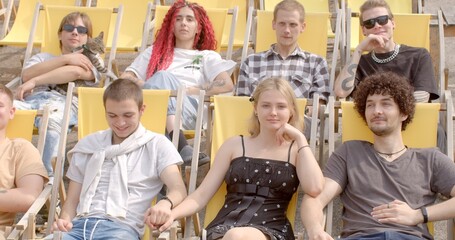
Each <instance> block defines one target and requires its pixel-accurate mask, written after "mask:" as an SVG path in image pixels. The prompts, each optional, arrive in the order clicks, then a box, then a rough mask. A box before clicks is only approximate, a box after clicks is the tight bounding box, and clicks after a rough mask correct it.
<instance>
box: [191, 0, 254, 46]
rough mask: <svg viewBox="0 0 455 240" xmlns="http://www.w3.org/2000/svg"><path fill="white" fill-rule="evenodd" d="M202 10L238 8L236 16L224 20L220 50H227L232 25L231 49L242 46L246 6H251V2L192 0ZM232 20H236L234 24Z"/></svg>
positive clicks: (238, 0) (251, 0)
mask: <svg viewBox="0 0 455 240" xmlns="http://www.w3.org/2000/svg"><path fill="white" fill-rule="evenodd" d="M194 2H197V3H199V4H200V5H201V6H203V7H204V8H227V9H234V8H235V7H238V12H237V15H236V16H235V15H234V14H232V15H229V16H228V17H227V20H226V24H225V26H224V30H223V38H222V40H221V42H220V43H221V48H222V50H223V51H224V50H226V49H229V46H230V44H229V43H230V36H231V34H230V33H231V26H232V25H233V24H234V25H235V26H234V27H235V33H234V35H233V37H234V38H233V42H232V47H233V48H234V49H237V48H241V47H242V46H243V40H244V38H245V30H246V26H247V25H246V19H247V9H248V6H253V0H231V1H224V0H194ZM233 18H237V20H236V22H233Z"/></svg>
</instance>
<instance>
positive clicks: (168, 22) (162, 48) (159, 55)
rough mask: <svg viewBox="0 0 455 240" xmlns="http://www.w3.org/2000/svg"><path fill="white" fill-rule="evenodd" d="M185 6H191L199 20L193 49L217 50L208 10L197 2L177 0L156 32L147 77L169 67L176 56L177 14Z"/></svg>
mask: <svg viewBox="0 0 455 240" xmlns="http://www.w3.org/2000/svg"><path fill="white" fill-rule="evenodd" d="M183 7H189V8H190V9H191V10H193V13H194V17H195V18H196V21H197V23H198V24H197V33H196V36H195V37H194V43H193V49H197V50H215V49H216V40H215V33H214V31H213V26H212V23H211V22H210V19H209V17H208V16H207V12H206V11H205V10H204V8H202V7H201V6H200V5H198V4H197V3H189V2H186V1H184V0H178V1H176V2H175V3H174V4H173V5H172V6H171V8H170V9H169V11H168V12H167V14H166V16H165V17H164V20H163V25H162V26H161V28H160V29H159V30H158V32H157V34H156V40H155V43H154V44H153V51H152V56H151V57H150V61H149V64H148V67H147V79H148V78H150V77H151V76H152V75H153V74H154V73H155V72H157V71H159V70H165V69H167V68H168V67H169V66H170V65H171V63H172V60H173V58H174V47H175V36H174V34H169V33H173V32H174V31H173V30H174V26H175V18H176V14H177V13H178V12H179V11H180V9H181V8H183Z"/></svg>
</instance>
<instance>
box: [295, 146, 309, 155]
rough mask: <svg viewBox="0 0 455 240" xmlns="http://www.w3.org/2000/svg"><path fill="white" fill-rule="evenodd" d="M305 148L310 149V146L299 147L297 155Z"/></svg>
mask: <svg viewBox="0 0 455 240" xmlns="http://www.w3.org/2000/svg"><path fill="white" fill-rule="evenodd" d="M306 147H310V146H308V145H305V146H301V147H300V148H299V150H297V154H299V153H300V150H302V149H304V148H306Z"/></svg>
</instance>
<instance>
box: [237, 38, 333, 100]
mask: <svg viewBox="0 0 455 240" xmlns="http://www.w3.org/2000/svg"><path fill="white" fill-rule="evenodd" d="M274 47H275V44H273V45H272V47H271V48H270V49H269V50H267V51H265V52H260V53H257V54H252V55H249V56H248V57H247V58H246V59H245V61H244V62H242V64H241V65H240V74H239V79H238V82H237V85H236V89H235V94H236V95H237V96H251V94H252V93H253V91H254V89H255V88H256V86H257V85H258V84H259V82H260V81H261V80H263V79H266V78H270V77H282V78H284V79H286V80H288V81H289V83H290V84H291V87H292V88H293V89H294V92H295V95H296V97H298V98H312V97H313V94H314V93H315V92H316V93H319V95H320V96H321V99H323V100H325V101H327V98H328V96H329V94H330V89H329V71H328V67H327V61H326V60H325V59H324V58H322V57H320V56H318V55H316V54H312V53H309V52H305V51H302V50H301V49H300V48H299V47H297V48H296V49H295V50H294V52H293V53H292V54H290V55H289V56H288V57H287V58H286V59H282V58H281V56H280V55H279V54H278V53H277V52H275V51H274Z"/></svg>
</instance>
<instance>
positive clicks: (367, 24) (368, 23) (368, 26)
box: [362, 15, 389, 29]
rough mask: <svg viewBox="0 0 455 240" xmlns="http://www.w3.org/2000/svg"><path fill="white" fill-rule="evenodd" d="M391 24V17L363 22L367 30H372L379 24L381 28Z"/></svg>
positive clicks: (381, 17)
mask: <svg viewBox="0 0 455 240" xmlns="http://www.w3.org/2000/svg"><path fill="white" fill-rule="evenodd" d="M388 22H389V16H388V15H384V16H379V17H376V18H372V19H368V20H365V21H363V22H362V24H363V26H365V28H366V29H371V28H373V27H374V25H376V23H378V24H379V25H381V26H384V25H386V24H387V23H388Z"/></svg>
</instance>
